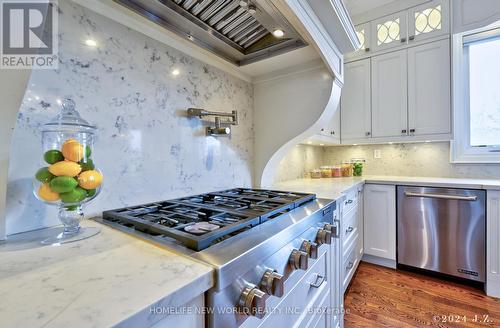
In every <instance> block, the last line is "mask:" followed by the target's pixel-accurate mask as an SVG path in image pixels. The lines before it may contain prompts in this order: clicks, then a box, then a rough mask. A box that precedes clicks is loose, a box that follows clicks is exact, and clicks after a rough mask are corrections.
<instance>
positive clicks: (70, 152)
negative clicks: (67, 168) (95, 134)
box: [61, 139, 85, 162]
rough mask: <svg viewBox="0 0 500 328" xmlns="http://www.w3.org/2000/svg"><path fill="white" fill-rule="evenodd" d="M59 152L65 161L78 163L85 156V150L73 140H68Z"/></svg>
mask: <svg viewBox="0 0 500 328" xmlns="http://www.w3.org/2000/svg"><path fill="white" fill-rule="evenodd" d="M61 152H62V154H63V156H64V158H65V159H66V160H68V161H72V162H79V161H81V160H82V158H83V155H84V154H85V149H84V147H83V146H82V144H81V143H79V142H78V141H76V140H75V139H69V140H66V142H64V144H63V145H62V148H61Z"/></svg>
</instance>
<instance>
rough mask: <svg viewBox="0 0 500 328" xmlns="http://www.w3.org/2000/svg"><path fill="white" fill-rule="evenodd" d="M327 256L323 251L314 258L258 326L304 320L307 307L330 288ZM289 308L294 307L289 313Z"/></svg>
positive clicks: (272, 325) (317, 300)
mask: <svg viewBox="0 0 500 328" xmlns="http://www.w3.org/2000/svg"><path fill="white" fill-rule="evenodd" d="M327 256H330V254H329V252H325V253H323V254H322V255H321V256H320V258H318V259H317V260H316V262H315V263H314V264H313V266H312V267H311V268H309V269H308V270H307V272H306V274H305V275H304V276H303V277H302V279H301V280H300V281H299V282H298V283H297V285H295V286H294V287H293V288H292V290H291V291H290V293H289V294H288V295H287V296H286V297H285V298H284V299H283V300H282V301H281V302H280V303H279V304H278V305H277V306H276V307H275V308H274V309H273V310H272V311H271V313H270V314H269V315H268V316H267V318H266V319H265V320H264V321H263V322H262V324H261V325H260V326H259V327H270V328H275V327H288V326H290V327H291V326H294V325H297V323H299V322H301V321H302V320H304V318H305V317H306V316H307V314H308V309H310V308H312V307H313V306H314V304H317V303H318V302H319V301H320V300H321V299H320V297H321V296H322V295H324V294H325V293H328V292H329V290H330V283H329V281H328V280H327V279H329V277H328V276H327V272H328V270H327V260H326V258H327ZM322 277H323V278H322ZM327 299H329V297H328V298H327ZM290 309H294V311H293V313H290ZM247 321H249V320H247ZM245 323H246V322H245Z"/></svg>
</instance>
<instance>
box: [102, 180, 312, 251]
mask: <svg viewBox="0 0 500 328" xmlns="http://www.w3.org/2000/svg"><path fill="white" fill-rule="evenodd" d="M314 199H316V196H315V195H314V194H303V193H296V192H285V191H274V190H263V189H247V188H235V189H229V190H224V191H219V192H212V193H207V194H201V195H196V196H189V197H184V198H178V199H173V200H167V201H160V202H154V203H150V204H144V205H138V206H131V207H126V208H121V209H115V210H110V211H105V212H103V217H102V220H103V223H112V224H113V225H121V226H125V227H128V228H131V229H134V230H136V231H140V232H142V233H146V234H148V235H152V236H164V237H169V238H173V239H175V240H177V241H178V242H180V243H182V244H183V245H184V246H186V247H188V248H190V249H192V250H195V251H200V250H203V249H205V248H208V247H209V246H212V245H214V244H216V243H218V242H221V241H223V240H226V239H228V238H230V237H232V236H235V235H237V234H239V233H241V232H244V231H247V230H249V229H251V228H252V227H255V226H257V225H259V224H262V223H264V222H266V221H269V220H272V219H275V218H277V217H279V216H280V215H282V214H284V213H287V212H289V211H291V210H293V209H295V208H297V207H301V206H302V205H304V204H305V203H308V202H310V201H312V200H314Z"/></svg>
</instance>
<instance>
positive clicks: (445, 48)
mask: <svg viewBox="0 0 500 328" xmlns="http://www.w3.org/2000/svg"><path fill="white" fill-rule="evenodd" d="M408 114H409V126H408V127H409V132H410V134H411V135H432V134H446V133H450V132H451V100H450V42H449V40H442V41H437V42H431V43H427V44H424V45H421V46H417V47H413V48H409V49H408Z"/></svg>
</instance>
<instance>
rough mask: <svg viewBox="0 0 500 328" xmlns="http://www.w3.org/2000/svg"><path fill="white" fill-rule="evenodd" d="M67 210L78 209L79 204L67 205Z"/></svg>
mask: <svg viewBox="0 0 500 328" xmlns="http://www.w3.org/2000/svg"><path fill="white" fill-rule="evenodd" d="M64 208H65V209H66V211H76V210H77V209H78V206H77V205H71V206H65V207H64Z"/></svg>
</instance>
